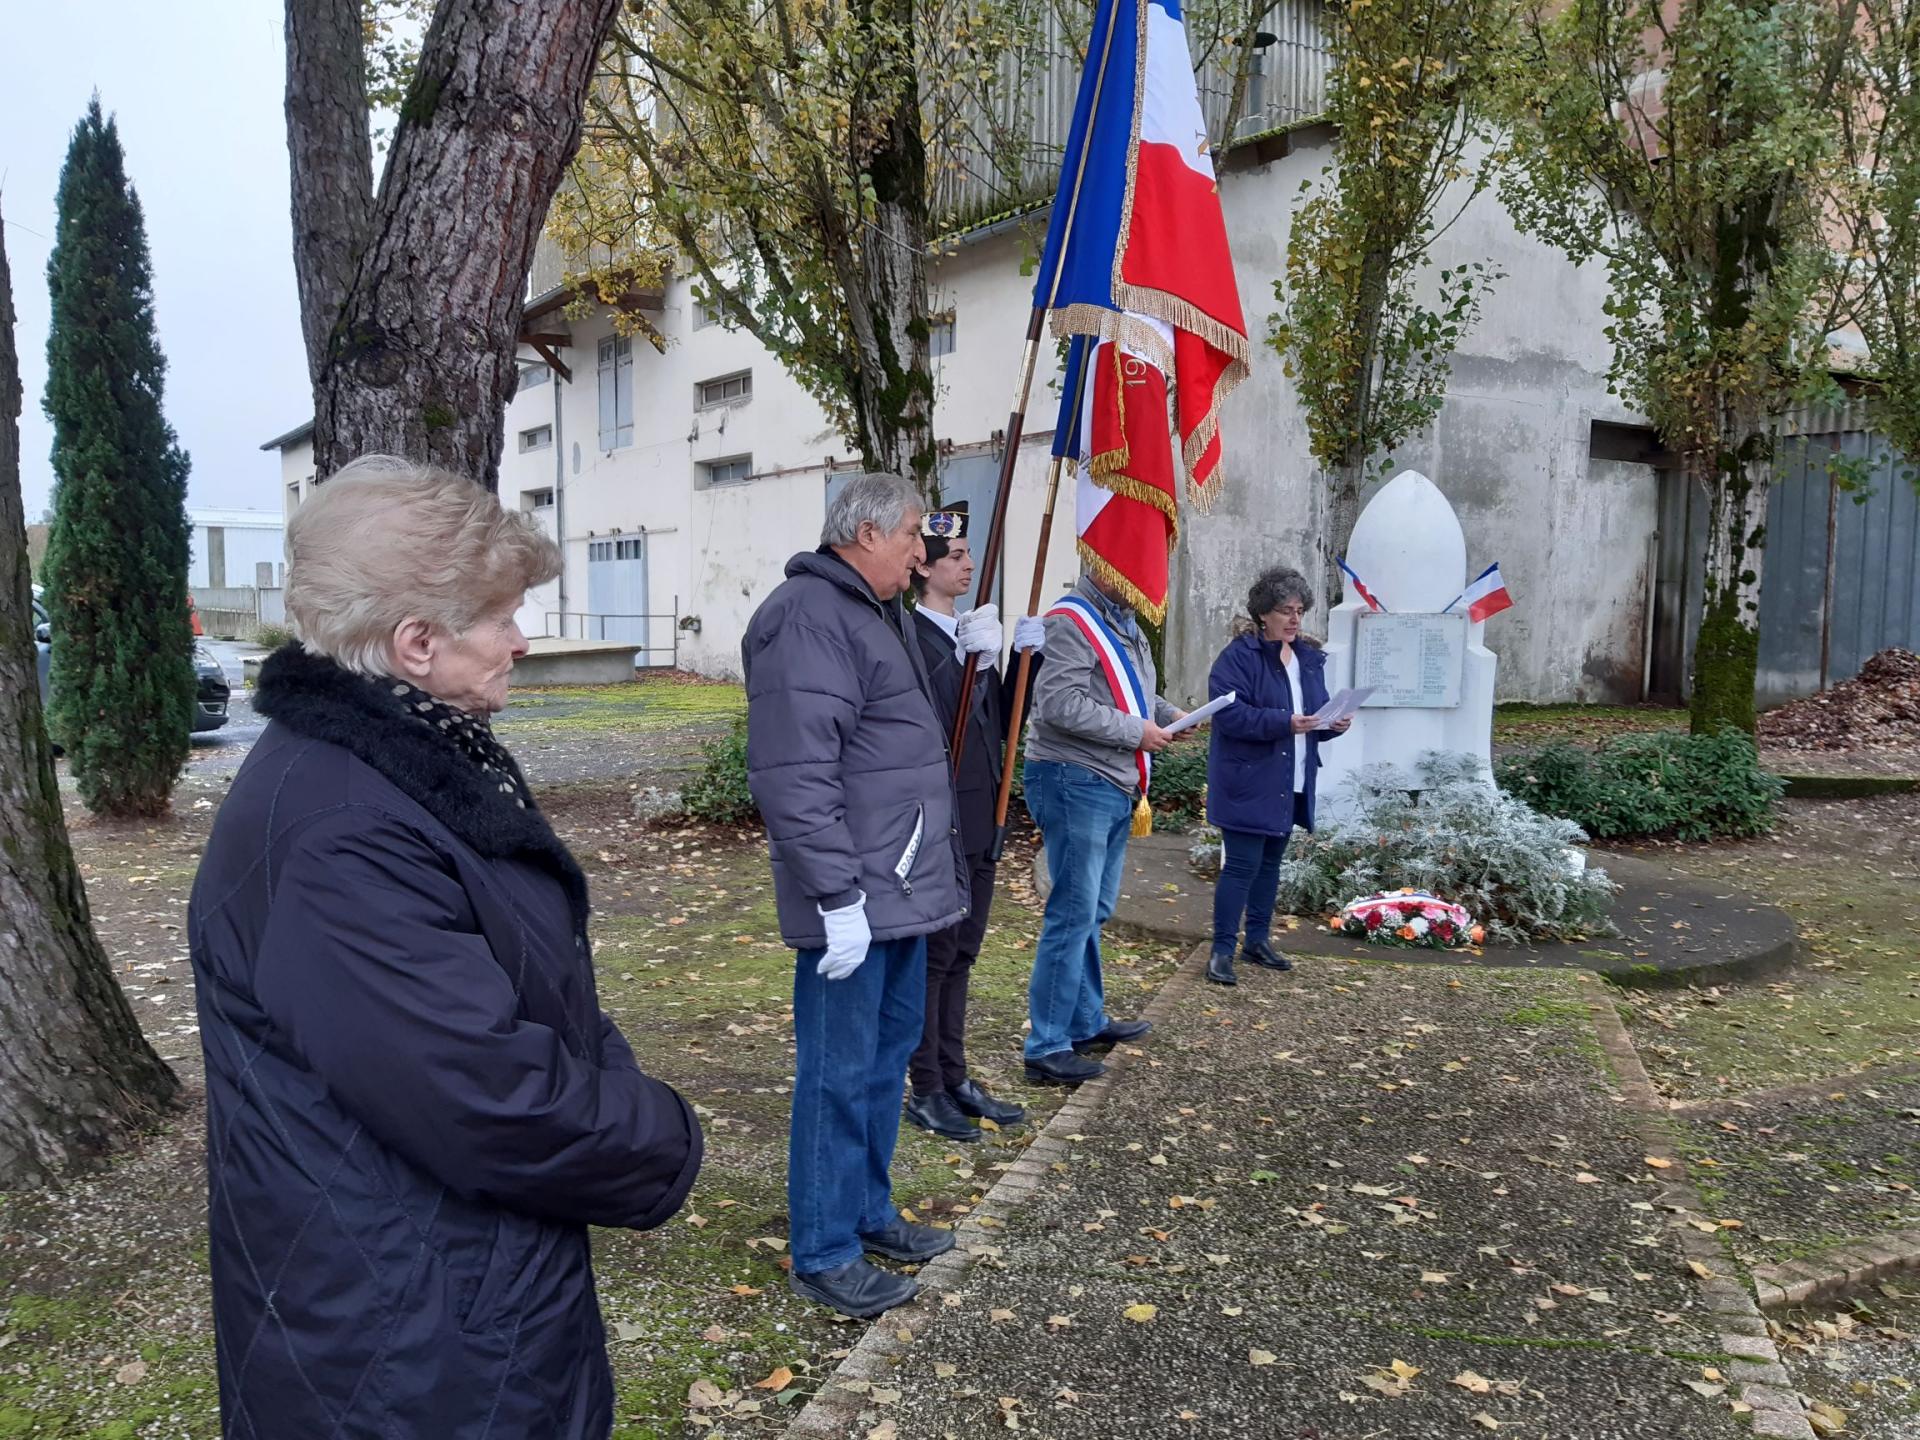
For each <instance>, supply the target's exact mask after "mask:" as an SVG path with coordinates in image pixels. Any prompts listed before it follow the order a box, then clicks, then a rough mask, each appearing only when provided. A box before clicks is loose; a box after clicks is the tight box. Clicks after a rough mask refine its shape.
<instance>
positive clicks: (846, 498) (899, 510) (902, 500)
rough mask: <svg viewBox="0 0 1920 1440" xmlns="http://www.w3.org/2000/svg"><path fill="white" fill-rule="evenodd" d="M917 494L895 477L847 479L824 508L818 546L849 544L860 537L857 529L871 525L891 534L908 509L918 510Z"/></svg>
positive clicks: (911, 487) (869, 475)
mask: <svg viewBox="0 0 1920 1440" xmlns="http://www.w3.org/2000/svg"><path fill="white" fill-rule="evenodd" d="M922 509H924V506H923V505H922V503H921V500H920V492H919V491H917V490H915V489H914V488H913V486H912V485H910V484H908V483H907V482H906V481H905V480H902V479H901V478H900V477H899V476H898V475H886V474H878V473H876V474H867V475H859V476H855V477H854V478H853V479H852V480H849V481H848V482H847V483H846V484H845V485H844V486H843V487H842V488H841V490H840V493H839V494H838V495H836V496H834V497H833V503H832V504H831V505H829V506H828V507H827V520H826V523H825V524H824V525H822V526H821V527H820V543H821V544H822V545H829V546H831V545H851V544H853V543H854V542H855V541H857V540H858V539H859V538H860V527H861V526H862V525H872V526H873V527H874V528H875V529H877V530H879V531H880V532H881V533H882V534H885V535H891V534H892V533H893V532H894V531H895V530H897V529H898V528H899V526H900V522H901V521H902V520H903V519H905V518H906V515H907V512H908V511H910V510H922Z"/></svg>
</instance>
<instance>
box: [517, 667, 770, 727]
mask: <svg viewBox="0 0 1920 1440" xmlns="http://www.w3.org/2000/svg"><path fill="white" fill-rule="evenodd" d="M746 705H747V700H746V692H745V691H744V690H742V689H741V688H740V686H738V685H730V684H723V683H708V682H702V681H694V680H688V679H686V678H684V677H681V676H674V677H671V678H669V677H662V676H653V677H647V678H643V679H638V680H635V681H633V682H632V683H630V684H626V685H563V686H555V687H553V688H551V689H543V690H515V691H514V692H513V703H512V704H511V705H510V706H509V707H508V708H507V709H506V710H505V711H504V712H502V714H501V716H500V718H499V720H498V721H496V722H495V724H496V727H497V728H498V729H499V731H500V733H501V736H502V738H503V739H506V740H507V741H508V743H509V744H511V739H510V737H511V736H512V735H513V734H514V733H515V732H516V731H520V730H530V729H539V730H541V731H545V732H549V733H555V734H566V733H576V734H579V733H585V734H604V733H609V732H615V733H621V734H648V733H659V732H669V731H682V730H684V731H688V732H689V733H690V734H697V733H699V732H703V731H706V730H708V729H712V730H723V729H725V728H726V726H727V724H728V723H729V722H731V721H732V719H733V717H734V716H735V715H738V714H741V713H743V712H744V711H745V709H746Z"/></svg>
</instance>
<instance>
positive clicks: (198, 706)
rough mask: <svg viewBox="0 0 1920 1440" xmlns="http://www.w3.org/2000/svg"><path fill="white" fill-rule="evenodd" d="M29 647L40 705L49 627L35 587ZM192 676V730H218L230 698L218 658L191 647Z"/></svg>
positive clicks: (47, 673)
mask: <svg viewBox="0 0 1920 1440" xmlns="http://www.w3.org/2000/svg"><path fill="white" fill-rule="evenodd" d="M33 648H34V650H35V651H36V652H37V653H36V656H35V658H36V660H37V662H38V664H39V668H40V703H41V704H42V705H45V704H46V703H47V696H48V693H49V691H50V689H51V670H52V664H53V625H52V623H51V621H50V620H49V619H48V617H47V607H46V604H45V602H44V600H43V599H42V597H41V593H40V589H39V587H38V586H35V587H34V591H33ZM193 677H194V682H195V683H194V693H193V726H192V728H193V731H194V733H196V734H198V733H199V732H201V731H203V730H218V729H219V728H220V727H221V726H222V725H224V724H226V723H227V702H228V701H229V700H231V699H232V698H233V689H232V687H231V686H229V685H228V684H227V672H226V671H225V670H223V669H221V667H220V661H219V659H218V657H216V656H215V655H214V653H213V652H212V651H211V650H209V649H208V648H207V647H206V646H204V645H199V644H196V645H195V646H194V647H193Z"/></svg>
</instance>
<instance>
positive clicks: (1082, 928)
mask: <svg viewBox="0 0 1920 1440" xmlns="http://www.w3.org/2000/svg"><path fill="white" fill-rule="evenodd" d="M1025 775H1026V792H1027V810H1028V811H1029V813H1031V814H1032V816H1033V821H1034V823H1035V824H1036V825H1038V826H1039V827H1040V834H1041V838H1042V839H1044V840H1045V841H1046V846H1047V873H1048V874H1049V875H1050V876H1051V877H1052V879H1053V890H1052V893H1050V894H1049V895H1048V896H1047V914H1046V919H1045V920H1044V921H1042V922H1041V925H1040V941H1039V944H1038V945H1036V946H1035V947H1034V955H1033V980H1032V982H1031V983H1030V984H1029V985H1028V986H1027V1013H1028V1016H1029V1018H1030V1019H1031V1020H1032V1022H1033V1026H1032V1029H1031V1030H1029V1031H1028V1032H1027V1047H1026V1048H1027V1058H1028V1059H1029V1060H1039V1059H1043V1058H1044V1057H1046V1056H1048V1055H1058V1054H1059V1053H1061V1052H1062V1051H1064V1050H1071V1049H1072V1048H1073V1042H1074V1041H1076V1040H1091V1039H1092V1038H1093V1037H1094V1036H1095V1035H1098V1034H1099V1033H1100V1032H1101V1031H1102V1030H1104V1029H1105V1028H1106V1025H1107V1006H1106V992H1105V990H1104V988H1103V987H1102V985H1101V980H1100V927H1101V926H1102V925H1104V924H1106V923H1107V918H1108V917H1109V916H1111V915H1112V914H1113V907H1114V904H1115V902H1116V901H1118V900H1119V898H1120V879H1121V874H1122V871H1123V869H1124V867H1125V864H1126V858H1127V837H1128V836H1129V835H1130V834H1132V833H1133V806H1134V797H1133V796H1131V795H1129V794H1127V793H1126V792H1125V791H1123V790H1122V789H1120V787H1119V786H1117V785H1115V784H1113V782H1111V781H1109V780H1102V779H1101V778H1100V777H1099V776H1098V775H1096V774H1094V773H1093V772H1092V771H1091V770H1087V769H1084V768H1083V767H1081V766H1079V765H1068V764H1064V763H1062V762H1060V761H1057V760H1029V761H1028V762H1027V768H1026V772H1025Z"/></svg>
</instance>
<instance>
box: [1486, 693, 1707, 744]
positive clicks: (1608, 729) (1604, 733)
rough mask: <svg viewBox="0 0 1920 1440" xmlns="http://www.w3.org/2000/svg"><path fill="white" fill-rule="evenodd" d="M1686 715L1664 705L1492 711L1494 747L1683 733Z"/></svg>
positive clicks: (1520, 706)
mask: <svg viewBox="0 0 1920 1440" xmlns="http://www.w3.org/2000/svg"><path fill="white" fill-rule="evenodd" d="M1688 723H1689V719H1688V714H1687V711H1686V710H1684V709H1682V708H1679V707H1677V706H1665V705H1528V704H1524V703H1521V702H1517V701H1516V702H1509V703H1507V704H1504V705H1496V706H1494V707H1493V742H1494V744H1496V745H1537V744H1540V743H1542V742H1543V741H1547V740H1571V741H1573V742H1575V743H1576V744H1595V743H1597V742H1599V741H1601V740H1606V739H1610V738H1611V737H1613V736H1615V735H1637V734H1648V733H1652V732H1657V731H1663V730H1685V729H1686V728H1687V726H1688Z"/></svg>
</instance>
